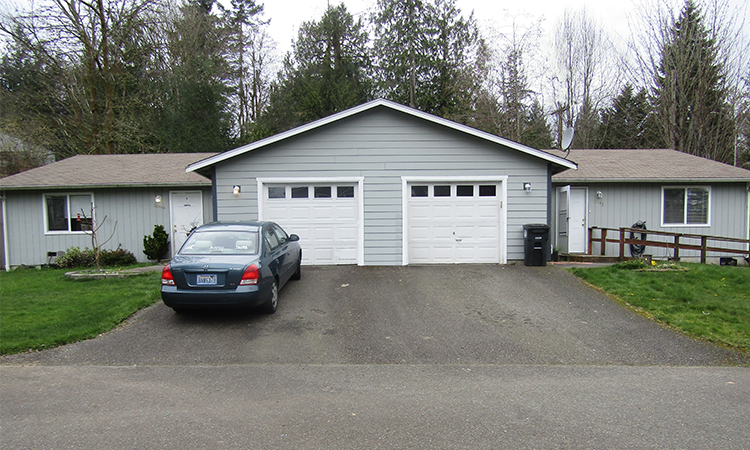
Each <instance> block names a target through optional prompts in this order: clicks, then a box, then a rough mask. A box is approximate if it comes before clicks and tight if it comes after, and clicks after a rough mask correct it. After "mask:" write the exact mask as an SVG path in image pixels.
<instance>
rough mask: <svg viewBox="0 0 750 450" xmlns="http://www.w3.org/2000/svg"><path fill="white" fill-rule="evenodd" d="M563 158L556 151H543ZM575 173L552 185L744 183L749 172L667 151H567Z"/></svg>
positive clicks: (559, 177)
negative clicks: (586, 182)
mask: <svg viewBox="0 0 750 450" xmlns="http://www.w3.org/2000/svg"><path fill="white" fill-rule="evenodd" d="M546 151H547V152H549V153H552V154H555V155H559V156H564V155H565V152H562V151H560V150H546ZM567 159H569V160H571V161H575V162H576V163H577V164H578V170H565V171H563V172H560V173H558V174H556V175H554V176H553V177H552V180H553V181H555V182H581V181H596V182H620V181H627V182H637V181H643V182H657V181H672V182H701V181H703V182H706V181H723V182H730V181H748V182H750V170H746V169H742V168H739V167H734V166H730V165H728V164H724V163H720V162H717V161H713V160H710V159H706V158H701V157H699V156H695V155H689V154H687V153H683V152H679V151H676V150H670V149H648V150H571V151H570V155H568V158H567Z"/></svg>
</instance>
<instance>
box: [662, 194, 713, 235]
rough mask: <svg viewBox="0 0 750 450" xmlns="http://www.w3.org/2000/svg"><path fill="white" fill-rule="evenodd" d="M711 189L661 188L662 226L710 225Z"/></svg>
mask: <svg viewBox="0 0 750 450" xmlns="http://www.w3.org/2000/svg"><path fill="white" fill-rule="evenodd" d="M710 212H711V189H710V188H708V187H665V188H663V189H662V220H661V221H662V225H663V226H670V225H674V226H689V225H694V226H700V225H710V223H709V217H710Z"/></svg>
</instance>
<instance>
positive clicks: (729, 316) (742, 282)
mask: <svg viewBox="0 0 750 450" xmlns="http://www.w3.org/2000/svg"><path fill="white" fill-rule="evenodd" d="M643 268H645V266H644V265H642V264H641V263H639V262H627V263H622V264H615V265H613V266H609V267H602V268H590V269H585V268H575V269H571V272H572V273H574V274H575V275H576V276H578V277H580V278H582V279H583V280H585V281H586V282H588V283H590V284H591V285H593V286H596V287H598V288H600V289H602V290H603V291H605V292H607V293H609V294H611V295H612V296H614V297H615V298H617V299H619V300H621V301H622V302H624V303H626V304H628V305H630V306H631V307H633V308H634V309H635V310H637V311H639V312H641V313H642V314H644V315H646V316H647V317H650V318H653V319H654V320H657V321H659V322H662V323H664V324H667V325H669V326H671V327H674V328H676V329H678V330H680V331H682V332H684V333H685V334H687V335H689V336H693V337H696V338H699V339H704V340H707V341H711V342H717V343H721V344H724V345H728V346H731V347H736V348H739V349H742V350H744V351H750V269H749V268H747V267H729V266H716V265H705V264H682V263H680V264H677V265H674V264H668V265H663V264H659V265H657V266H656V267H653V269H664V268H672V269H676V270H673V271H658V270H653V271H652V270H646V271H644V270H642V269H643Z"/></svg>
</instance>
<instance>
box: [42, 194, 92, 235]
mask: <svg viewBox="0 0 750 450" xmlns="http://www.w3.org/2000/svg"><path fill="white" fill-rule="evenodd" d="M93 205H94V198H93V196H92V195H91V194H62V195H60V194H55V195H45V196H44V212H45V222H46V223H45V228H46V231H48V232H74V231H89V230H91V212H92V209H93V208H92V207H93Z"/></svg>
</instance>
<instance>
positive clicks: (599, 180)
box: [552, 176, 750, 183]
mask: <svg viewBox="0 0 750 450" xmlns="http://www.w3.org/2000/svg"><path fill="white" fill-rule="evenodd" d="M552 182H553V183H748V182H750V179H747V178H561V177H555V176H553V177H552Z"/></svg>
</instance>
